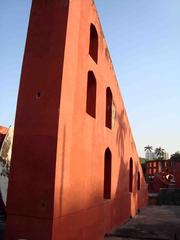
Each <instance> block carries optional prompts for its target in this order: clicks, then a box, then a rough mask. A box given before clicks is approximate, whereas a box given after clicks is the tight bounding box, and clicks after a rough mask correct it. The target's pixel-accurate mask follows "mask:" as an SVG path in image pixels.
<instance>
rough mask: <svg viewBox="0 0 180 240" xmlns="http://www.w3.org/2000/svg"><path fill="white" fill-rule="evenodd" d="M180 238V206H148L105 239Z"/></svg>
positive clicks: (160, 239) (159, 239)
mask: <svg viewBox="0 0 180 240" xmlns="http://www.w3.org/2000/svg"><path fill="white" fill-rule="evenodd" d="M116 239H119V240H120V239H122V240H127V239H129V240H131V239H134V240H140V239H143V240H174V239H175V240H180V206H169V205H168V206H167V205H163V206H148V207H147V208H146V209H145V210H143V211H142V212H141V213H140V214H139V215H137V216H135V217H134V218H133V219H131V220H129V221H128V222H127V223H126V224H125V225H123V226H121V227H119V228H117V229H115V230H114V231H112V233H110V234H109V236H108V237H105V240H116Z"/></svg>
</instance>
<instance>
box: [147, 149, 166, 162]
mask: <svg viewBox="0 0 180 240" xmlns="http://www.w3.org/2000/svg"><path fill="white" fill-rule="evenodd" d="M145 158H146V159H148V160H153V159H157V158H158V156H157V155H156V154H155V152H151V151H147V152H146V153H145ZM163 159H164V160H168V159H169V153H167V152H166V151H165V152H164V156H163Z"/></svg>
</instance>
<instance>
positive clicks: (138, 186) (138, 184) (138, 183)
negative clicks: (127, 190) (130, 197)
mask: <svg viewBox="0 0 180 240" xmlns="http://www.w3.org/2000/svg"><path fill="white" fill-rule="evenodd" d="M140 184H141V182H140V173H139V172H138V182H137V189H138V191H139V190H140Z"/></svg>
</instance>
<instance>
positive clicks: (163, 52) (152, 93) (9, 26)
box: [0, 0, 180, 156]
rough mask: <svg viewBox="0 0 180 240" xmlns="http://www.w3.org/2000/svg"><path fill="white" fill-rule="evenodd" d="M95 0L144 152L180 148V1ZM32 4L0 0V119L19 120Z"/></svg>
mask: <svg viewBox="0 0 180 240" xmlns="http://www.w3.org/2000/svg"><path fill="white" fill-rule="evenodd" d="M95 3H96V6H97V9H98V12H99V17H100V20H101V24H102V28H103V31H104V34H105V37H106V40H107V43H108V46H109V50H110V54H111V58H112V61H113V64H114V68H115V71H116V75H117V79H118V81H119V86H120V89H121V93H122V95H123V98H124V102H125V106H126V110H127V114H128V117H129V121H130V125H131V128H132V131H133V135H134V139H135V142H136V146H137V150H138V153H139V155H141V156H144V146H145V145H148V144H149V145H152V146H153V147H159V146H161V147H163V148H165V149H166V150H167V151H168V152H169V153H170V154H172V153H174V152H175V151H177V150H180V142H179V136H180V127H179V123H180V108H179V103H180V1H179V0H151V1H147V0H95ZM30 6H31V0H25V1H19V0H1V1H0V90H1V91H0V125H5V126H9V125H11V124H13V122H14V117H15V109H16V100H17V93H18V86H19V79H20V73H21V66H22V60H23V52H24V45H25V39H26V33H27V27H28V20H29V12H30Z"/></svg>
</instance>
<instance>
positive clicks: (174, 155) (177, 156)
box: [170, 151, 180, 161]
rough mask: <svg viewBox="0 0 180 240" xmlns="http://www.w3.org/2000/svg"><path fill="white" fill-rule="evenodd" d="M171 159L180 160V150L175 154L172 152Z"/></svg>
mask: <svg viewBox="0 0 180 240" xmlns="http://www.w3.org/2000/svg"><path fill="white" fill-rule="evenodd" d="M170 159H171V160H175V161H178V160H180V152H179V151H177V152H175V153H174V154H172V155H171V158H170Z"/></svg>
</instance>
